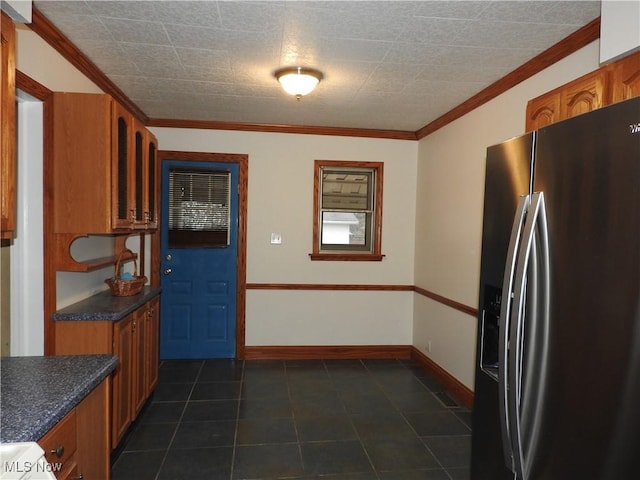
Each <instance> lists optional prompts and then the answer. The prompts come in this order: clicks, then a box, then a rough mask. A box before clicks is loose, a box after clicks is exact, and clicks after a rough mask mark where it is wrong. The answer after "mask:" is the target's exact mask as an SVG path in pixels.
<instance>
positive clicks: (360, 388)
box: [112, 360, 471, 480]
mask: <svg viewBox="0 0 640 480" xmlns="http://www.w3.org/2000/svg"><path fill="white" fill-rule="evenodd" d="M470 417H471V415H470V412H469V410H468V409H466V408H464V407H461V406H458V405H457V404H456V403H455V402H454V401H452V399H451V397H449V396H448V395H447V394H446V392H445V390H444V388H443V387H442V385H440V384H439V383H438V382H437V381H436V380H435V379H434V378H433V377H430V376H429V375H428V374H427V373H425V372H424V370H422V369H421V368H420V367H419V366H418V365H417V364H415V363H413V362H411V361H408V360H406V361H405V360H300V361H298V360H296V361H245V362H242V361H234V360H171V361H164V362H162V364H161V365H160V381H159V384H158V387H157V388H156V391H155V393H154V394H153V397H152V398H151V401H150V402H149V403H148V405H147V406H146V407H145V409H144V410H143V412H142V413H141V415H140V417H139V419H138V420H137V421H136V423H135V424H134V425H133V426H132V428H131V431H130V433H129V434H128V435H127V437H126V438H125V440H124V442H123V445H122V446H121V447H120V448H119V450H118V452H117V454H116V455H114V462H113V466H112V478H113V479H114V480H119V479H135V480H144V479H158V480H161V479H171V480H177V479H190V480H200V479H203V480H216V479H225V480H239V479H264V480H267V479H269V480H271V479H277V478H286V479H326V480H331V479H333V480H356V479H357V480H370V479H380V480H413V479H428V480H440V479H442V480H457V479H467V478H468V477H469V458H470V450H471V428H470V425H471V423H470V422H471V418H470Z"/></svg>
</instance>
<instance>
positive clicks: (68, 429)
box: [38, 377, 111, 480]
mask: <svg viewBox="0 0 640 480" xmlns="http://www.w3.org/2000/svg"><path fill="white" fill-rule="evenodd" d="M110 385H111V379H110V378H109V377H107V378H106V379H104V380H103V381H102V382H101V383H100V384H99V385H98V386H97V387H96V388H95V389H94V390H93V391H92V392H91V393H89V395H87V396H86V397H85V398H84V399H83V400H82V401H81V402H80V403H79V404H78V405H77V406H76V407H75V408H74V409H73V410H71V411H70V412H69V413H68V414H67V415H65V416H64V418H62V420H60V421H59V422H58V423H57V424H56V425H55V426H54V427H53V428H52V429H51V430H49V432H47V433H46V434H45V435H44V436H43V437H42V438H41V439H40V440H38V444H39V445H40V447H42V449H43V450H44V454H45V458H46V459H47V462H48V463H49V465H50V466H51V469H52V471H53V472H54V474H55V476H56V478H57V479H58V480H80V479H83V480H94V479H95V480H103V479H107V478H109V471H110V463H109V462H110V452H111V449H110V448H109V446H110V444H111V438H110V435H109V433H110V428H109V404H110V396H111V390H110Z"/></svg>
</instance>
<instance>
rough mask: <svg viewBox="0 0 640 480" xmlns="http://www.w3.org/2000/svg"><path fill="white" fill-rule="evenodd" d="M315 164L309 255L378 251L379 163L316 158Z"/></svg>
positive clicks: (380, 174) (328, 257) (378, 252)
mask: <svg viewBox="0 0 640 480" xmlns="http://www.w3.org/2000/svg"><path fill="white" fill-rule="evenodd" d="M315 167H316V173H315V178H316V188H315V192H316V195H315V198H314V203H315V205H316V212H317V218H316V221H315V225H314V253H313V254H312V259H314V256H315V259H323V260H327V259H331V258H330V256H331V255H332V254H334V255H335V254H340V255H341V259H345V254H346V255H351V254H354V255H358V258H354V259H359V260H363V259H369V258H365V257H363V254H364V255H367V254H368V255H371V256H376V255H380V232H381V220H382V163H380V162H342V161H323V160H316V164H315ZM323 256H324V258H323ZM334 258H335V257H334ZM371 259H373V258H371Z"/></svg>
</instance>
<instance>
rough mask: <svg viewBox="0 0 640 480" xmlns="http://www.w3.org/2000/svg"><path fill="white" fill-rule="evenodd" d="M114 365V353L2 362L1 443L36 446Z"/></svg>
mask: <svg viewBox="0 0 640 480" xmlns="http://www.w3.org/2000/svg"><path fill="white" fill-rule="evenodd" d="M117 365H118V357H116V356H115V355H61V356H46V357H3V358H2V359H0V388H1V389H2V390H1V391H0V443H13V442H35V441H37V440H38V439H39V438H41V437H42V436H43V435H44V434H45V433H47V432H48V431H49V430H50V429H51V427H53V426H54V425H55V424H56V423H58V421H60V420H61V419H62V417H64V416H65V415H66V414H67V413H69V412H70V411H71V410H72V409H73V408H74V407H75V406H76V405H77V404H78V403H80V402H81V401H82V399H84V397H86V396H87V395H88V394H89V393H90V392H91V391H92V390H93V389H94V388H95V387H97V386H98V385H99V384H100V382H102V380H104V379H105V378H106V377H107V376H108V375H109V374H110V373H111V372H112V371H113V370H114V369H115V368H116V366H117Z"/></svg>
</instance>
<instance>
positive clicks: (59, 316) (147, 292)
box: [51, 286, 160, 321]
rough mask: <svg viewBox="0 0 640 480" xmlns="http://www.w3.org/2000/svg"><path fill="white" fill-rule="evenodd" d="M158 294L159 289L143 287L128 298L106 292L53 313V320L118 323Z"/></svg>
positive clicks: (109, 291)
mask: <svg viewBox="0 0 640 480" xmlns="http://www.w3.org/2000/svg"><path fill="white" fill-rule="evenodd" d="M159 293H160V288H159V287H148V286H147V287H144V288H143V289H142V292H140V293H139V294H137V295H132V296H130V297H116V296H114V295H112V294H111V290H106V291H104V292H100V293H98V294H96V295H93V296H91V297H89V298H85V299H84V300H81V301H79V302H77V303H74V304H73V305H69V306H68V307H65V308H63V309H61V310H58V311H57V312H55V313H54V314H53V315H52V316H51V318H52V319H53V320H57V321H60V320H112V321H118V320H121V319H123V318H124V317H126V316H127V315H129V314H130V313H131V312H133V311H134V310H136V309H137V308H138V307H140V306H142V305H143V304H144V303H146V302H147V301H149V300H150V299H152V298H153V297H155V296H156V295H158V294H159Z"/></svg>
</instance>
